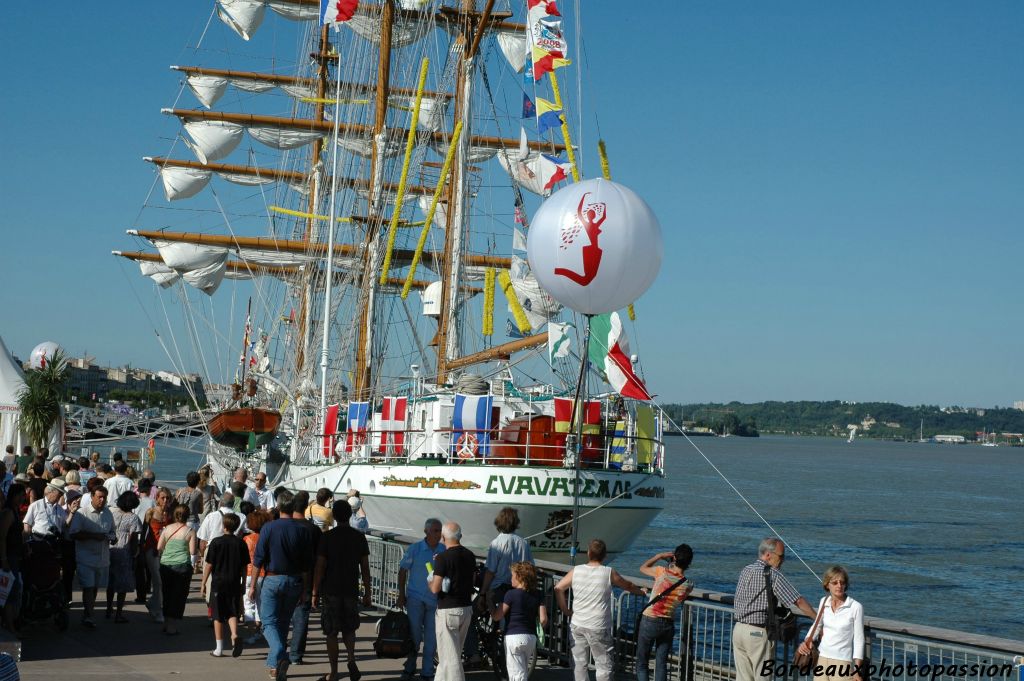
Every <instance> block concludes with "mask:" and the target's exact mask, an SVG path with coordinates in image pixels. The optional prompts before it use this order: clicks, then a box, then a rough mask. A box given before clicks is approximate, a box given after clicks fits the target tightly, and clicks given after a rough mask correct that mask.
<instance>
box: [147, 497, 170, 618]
mask: <svg viewBox="0 0 1024 681" xmlns="http://www.w3.org/2000/svg"><path fill="white" fill-rule="evenodd" d="M173 512H174V496H173V495H172V494H171V490H169V489H167V488H166V487H161V488H159V489H158V490H157V493H156V504H155V505H154V506H153V507H152V508H151V509H149V510H148V511H146V516H145V518H144V519H143V523H142V526H143V527H142V555H143V556H144V558H145V561H146V566H147V567H149V574H150V576H151V578H152V588H153V592H152V595H151V596H150V598H149V602H148V603H147V604H146V607H147V608H148V609H149V614H150V616H151V617H152V618H153V619H154V620H156V621H157V622H160V623H163V621H164V614H163V599H162V594H161V588H162V586H163V585H162V583H161V581H160V555H159V554H158V553H157V550H156V547H157V543H158V542H159V541H160V533H161V532H163V530H164V528H165V527H167V526H168V525H169V524H170V523H171V519H172V515H173Z"/></svg>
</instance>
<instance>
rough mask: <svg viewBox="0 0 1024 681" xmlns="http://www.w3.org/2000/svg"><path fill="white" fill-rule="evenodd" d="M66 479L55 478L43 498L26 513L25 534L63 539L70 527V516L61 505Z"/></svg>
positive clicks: (34, 502)
mask: <svg viewBox="0 0 1024 681" xmlns="http://www.w3.org/2000/svg"><path fill="white" fill-rule="evenodd" d="M63 496H64V479H63V478H54V479H53V480H51V481H50V482H48V483H46V486H45V488H44V489H43V497H42V498H41V499H38V500H36V501H33V502H32V503H31V504H29V506H28V511H26V512H25V519H24V523H25V534H26V535H29V536H30V537H32V536H34V537H38V538H40V539H41V538H43V537H62V536H64V530H65V528H66V527H67V525H68V514H67V511H65V510H64V509H63V508H62V507H61V505H60V500H61V498H62V497H63Z"/></svg>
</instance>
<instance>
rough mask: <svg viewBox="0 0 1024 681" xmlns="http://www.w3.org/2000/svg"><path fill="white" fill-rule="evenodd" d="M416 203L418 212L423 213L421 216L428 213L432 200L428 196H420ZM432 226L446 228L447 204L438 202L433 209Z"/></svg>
mask: <svg viewBox="0 0 1024 681" xmlns="http://www.w3.org/2000/svg"><path fill="white" fill-rule="evenodd" d="M418 201H419V204H420V210H421V211H423V215H426V214H427V213H428V212H429V211H430V203H431V201H433V199H432V198H431V197H429V196H421V197H419V199H418ZM434 224H435V225H437V226H438V227H440V228H441V229H447V228H448V204H446V203H444V202H443V201H438V202H437V208H435V209H434Z"/></svg>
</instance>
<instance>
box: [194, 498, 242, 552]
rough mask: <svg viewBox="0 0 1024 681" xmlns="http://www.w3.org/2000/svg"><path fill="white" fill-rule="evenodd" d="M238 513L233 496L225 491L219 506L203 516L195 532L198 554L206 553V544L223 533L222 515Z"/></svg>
mask: <svg viewBox="0 0 1024 681" xmlns="http://www.w3.org/2000/svg"><path fill="white" fill-rule="evenodd" d="M226 515H238V514H237V513H235V497H234V495H233V494H231V492H225V493H224V494H223V495H222V496H221V498H220V508H218V509H217V510H216V511H210V512H209V513H207V514H206V517H205V518H203V522H202V524H201V525H200V526H199V531H198V532H196V539H198V540H199V555H200V556H205V555H206V545H207V544H209V543H210V542H212V541H213V540H214V539H216V538H217V537H219V536H221V535H222V534H224V516H226Z"/></svg>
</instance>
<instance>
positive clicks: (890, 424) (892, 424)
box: [885, 421, 900, 428]
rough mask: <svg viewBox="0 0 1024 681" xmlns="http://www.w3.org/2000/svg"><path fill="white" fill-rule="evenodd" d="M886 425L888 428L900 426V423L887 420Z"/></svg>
mask: <svg viewBox="0 0 1024 681" xmlns="http://www.w3.org/2000/svg"><path fill="white" fill-rule="evenodd" d="M885 427H886V428H899V427H900V424H898V423H896V422H895V421H886V422H885Z"/></svg>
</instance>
